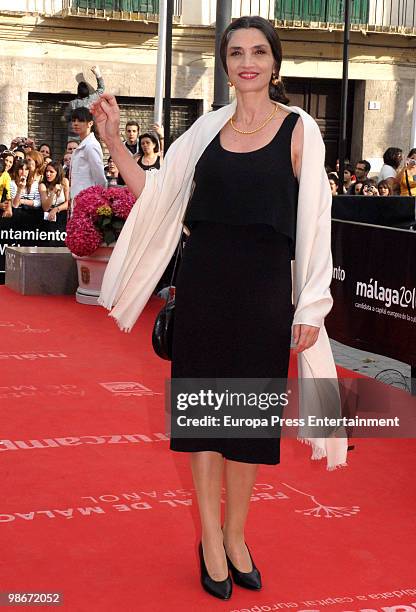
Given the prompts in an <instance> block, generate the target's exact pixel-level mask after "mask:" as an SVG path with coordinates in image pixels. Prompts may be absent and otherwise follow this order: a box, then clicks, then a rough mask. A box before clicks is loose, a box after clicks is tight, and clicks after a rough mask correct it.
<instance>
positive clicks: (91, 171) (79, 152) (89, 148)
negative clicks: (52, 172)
mask: <svg viewBox="0 0 416 612" xmlns="http://www.w3.org/2000/svg"><path fill="white" fill-rule="evenodd" d="M71 122H72V130H73V131H74V133H75V134H77V135H78V136H79V138H80V144H79V146H78V147H77V148H76V149H75V151H74V152H73V153H72V157H71V199H72V206H74V205H75V204H76V202H74V199H75V198H76V196H77V195H78V194H79V192H80V191H82V190H83V189H87V187H92V185H102V186H103V187H106V186H107V181H106V178H105V173H104V164H103V152H102V150H101V146H100V143H99V142H98V140H97V139H96V137H95V136H94V134H93V133H92V132H91V129H92V126H93V125H94V120H93V116H92V115H91V113H90V111H89V110H88V109H87V108H84V107H81V108H76V109H75V110H74V111H73V112H72V115H71Z"/></svg>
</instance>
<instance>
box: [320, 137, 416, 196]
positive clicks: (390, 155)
mask: <svg viewBox="0 0 416 612" xmlns="http://www.w3.org/2000/svg"><path fill="white" fill-rule="evenodd" d="M383 162H384V163H383V166H382V167H381V169H380V172H379V173H378V176H372V177H369V176H368V175H369V173H370V171H371V164H370V163H369V162H368V161H367V160H365V159H362V160H360V161H358V162H357V163H356V164H355V165H352V164H351V163H350V161H349V160H348V159H346V160H345V163H344V180H343V182H342V191H343V194H344V195H364V196H391V195H400V196H416V149H411V150H410V151H409V153H408V155H407V157H405V158H404V156H403V151H402V149H399V148H397V147H389V148H388V149H387V150H386V151H385V152H384V155H383ZM327 175H328V180H329V184H330V187H331V191H332V195H339V191H340V190H339V185H340V178H339V160H337V162H336V166H335V170H332V169H331V168H328V167H327Z"/></svg>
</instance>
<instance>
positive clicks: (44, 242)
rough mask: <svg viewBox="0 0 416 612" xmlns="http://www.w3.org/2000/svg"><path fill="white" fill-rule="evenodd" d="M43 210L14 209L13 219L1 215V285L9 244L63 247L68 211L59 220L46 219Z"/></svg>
mask: <svg viewBox="0 0 416 612" xmlns="http://www.w3.org/2000/svg"><path fill="white" fill-rule="evenodd" d="M43 216H44V215H43V211H42V210H39V209H38V210H20V209H15V210H13V217H12V218H11V219H3V218H1V217H0V285H4V280H5V256H6V247H7V246H42V247H63V246H65V238H66V231H65V229H66V218H67V213H66V211H63V212H60V213H58V215H57V221H45V220H44V218H43Z"/></svg>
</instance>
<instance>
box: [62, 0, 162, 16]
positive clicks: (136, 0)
mask: <svg viewBox="0 0 416 612" xmlns="http://www.w3.org/2000/svg"><path fill="white" fill-rule="evenodd" d="M74 5H75V8H82V9H92V10H94V9H96V10H98V11H102V10H106V11H109V12H111V11H117V12H122V11H123V12H126V13H129V12H132V13H151V14H155V15H157V14H158V13H159V0H75V2H74Z"/></svg>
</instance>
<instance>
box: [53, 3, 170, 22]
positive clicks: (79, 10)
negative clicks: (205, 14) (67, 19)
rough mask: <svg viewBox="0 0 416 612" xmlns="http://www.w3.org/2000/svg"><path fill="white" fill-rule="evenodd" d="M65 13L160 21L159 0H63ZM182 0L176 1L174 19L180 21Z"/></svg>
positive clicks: (81, 15)
mask: <svg viewBox="0 0 416 612" xmlns="http://www.w3.org/2000/svg"><path fill="white" fill-rule="evenodd" d="M62 3H63V14H64V15H76V16H78V17H102V18H104V19H107V18H110V19H128V20H130V21H131V20H135V21H143V20H144V21H159V0H62ZM181 14H182V0H175V2H174V12H173V15H174V21H175V22H178V21H180V16H181Z"/></svg>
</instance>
